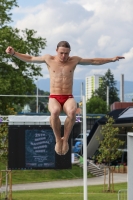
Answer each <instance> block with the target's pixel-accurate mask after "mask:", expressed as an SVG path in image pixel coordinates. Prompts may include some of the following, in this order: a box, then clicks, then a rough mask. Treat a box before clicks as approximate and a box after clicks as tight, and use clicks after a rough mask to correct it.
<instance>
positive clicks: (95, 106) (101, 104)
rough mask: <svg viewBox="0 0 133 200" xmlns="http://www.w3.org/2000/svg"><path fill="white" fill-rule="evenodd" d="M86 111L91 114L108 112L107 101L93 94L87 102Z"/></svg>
mask: <svg viewBox="0 0 133 200" xmlns="http://www.w3.org/2000/svg"><path fill="white" fill-rule="evenodd" d="M86 111H87V113H91V114H106V113H107V105H106V102H105V101H103V99H102V98H100V97H98V96H93V97H91V98H90V99H89V100H88V101H87V103H86Z"/></svg>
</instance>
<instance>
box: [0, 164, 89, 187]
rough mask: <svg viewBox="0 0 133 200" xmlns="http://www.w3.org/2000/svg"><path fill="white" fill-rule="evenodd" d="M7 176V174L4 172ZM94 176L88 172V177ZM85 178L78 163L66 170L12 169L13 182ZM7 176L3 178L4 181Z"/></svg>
mask: <svg viewBox="0 0 133 200" xmlns="http://www.w3.org/2000/svg"><path fill="white" fill-rule="evenodd" d="M0 169H5V166H4V165H2V164H1V167H0ZM3 176H5V174H3ZM89 177H93V176H92V175H91V174H90V173H89V172H88V178H89ZM77 178H83V169H82V168H80V167H79V166H77V165H72V169H67V170H66V169H65V170H13V171H12V183H13V184H21V183H35V182H36V183H38V182H46V181H56V180H69V179H77ZM4 181H5V178H3V183H4Z"/></svg>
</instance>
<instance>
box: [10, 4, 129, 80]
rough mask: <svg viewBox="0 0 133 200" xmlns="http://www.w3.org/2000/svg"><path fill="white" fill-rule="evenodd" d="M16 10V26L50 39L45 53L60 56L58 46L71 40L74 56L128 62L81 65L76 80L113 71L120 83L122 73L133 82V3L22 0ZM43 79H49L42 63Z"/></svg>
mask: <svg viewBox="0 0 133 200" xmlns="http://www.w3.org/2000/svg"><path fill="white" fill-rule="evenodd" d="M17 2H18V5H19V8H14V9H13V10H12V13H13V16H12V18H13V20H14V22H13V23H12V26H14V27H17V28H19V29H22V30H23V29H25V28H29V29H34V30H36V31H37V35H38V36H41V37H44V38H46V39H47V47H46V48H45V50H43V51H42V54H52V55H55V54H56V51H55V49H56V45H57V43H58V42H59V41H61V40H67V41H68V42H69V43H70V44H71V47H72V51H71V54H70V55H71V56H73V55H77V56H80V57H84V58H94V57H114V56H117V55H119V56H120V55H121V56H125V58H126V59H125V60H121V61H119V62H116V63H110V64H106V65H101V66H77V68H76V70H75V78H77V79H80V78H82V79H84V78H85V77H86V76H87V75H93V74H105V72H106V71H107V70H108V69H109V68H110V69H111V71H112V73H113V74H114V77H115V79H116V80H120V76H121V74H124V75H125V77H124V78H125V80H129V81H133V37H132V33H133V15H132V8H133V1H132V0H96V1H94V0H89V1H88V0H32V1H31V0H18V1H17ZM42 73H43V78H48V77H49V75H48V71H47V68H46V66H45V64H42Z"/></svg>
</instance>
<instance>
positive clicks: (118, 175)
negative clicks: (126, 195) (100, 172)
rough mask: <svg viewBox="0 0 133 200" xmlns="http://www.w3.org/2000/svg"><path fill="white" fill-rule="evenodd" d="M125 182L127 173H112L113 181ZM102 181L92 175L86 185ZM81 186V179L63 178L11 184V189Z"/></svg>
mask: <svg viewBox="0 0 133 200" xmlns="http://www.w3.org/2000/svg"><path fill="white" fill-rule="evenodd" d="M123 182H127V174H121V173H114V183H123ZM103 183H104V177H103V176H100V177H94V178H89V179H88V185H100V184H103ZM75 186H83V179H75V180H65V181H52V182H43V183H29V184H18V185H13V188H12V189H13V191H19V190H36V189H48V188H65V187H75Z"/></svg>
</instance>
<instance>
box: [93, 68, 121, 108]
mask: <svg viewBox="0 0 133 200" xmlns="http://www.w3.org/2000/svg"><path fill="white" fill-rule="evenodd" d="M101 79H102V81H101V85H100V87H99V88H98V89H97V90H95V92H94V95H97V96H99V97H101V98H102V99H103V100H104V101H106V97H107V86H109V105H111V104H112V103H114V102H115V101H120V99H119V97H118V89H117V88H116V81H115V80H114V75H113V74H112V73H111V70H110V69H108V71H107V72H106V73H105V75H104V76H103V77H102V78H101Z"/></svg>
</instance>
